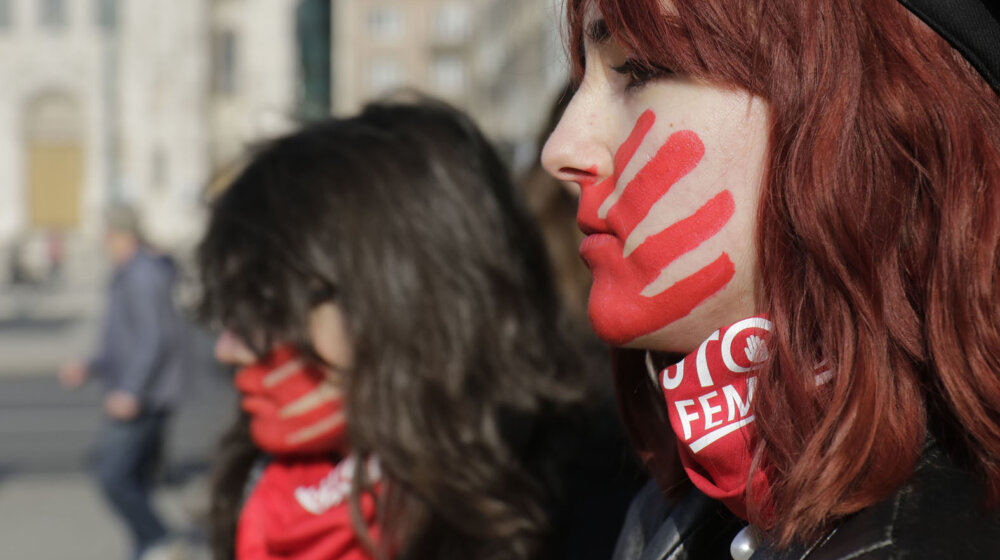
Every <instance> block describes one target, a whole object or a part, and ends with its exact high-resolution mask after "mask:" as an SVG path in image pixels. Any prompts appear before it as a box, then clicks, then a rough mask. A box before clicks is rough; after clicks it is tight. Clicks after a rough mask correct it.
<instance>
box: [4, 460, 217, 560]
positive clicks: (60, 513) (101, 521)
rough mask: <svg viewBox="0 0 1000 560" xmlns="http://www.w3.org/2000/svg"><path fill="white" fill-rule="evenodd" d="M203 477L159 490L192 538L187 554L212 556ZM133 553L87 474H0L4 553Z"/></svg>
mask: <svg viewBox="0 0 1000 560" xmlns="http://www.w3.org/2000/svg"><path fill="white" fill-rule="evenodd" d="M207 495H208V492H207V490H206V488H205V478H204V477H203V476H202V477H197V478H194V479H192V480H191V481H189V482H188V483H187V484H186V485H184V486H181V487H179V488H167V489H164V490H161V491H159V492H158V494H157V496H156V502H157V505H158V506H159V511H161V512H162V513H163V515H164V517H166V520H167V522H168V523H169V524H170V527H171V529H172V530H174V531H176V532H177V534H179V535H181V537H182V538H183V537H184V536H187V537H188V538H189V543H190V544H189V546H188V551H189V553H190V554H189V556H188V558H187V559H186V560H208V559H209V558H210V555H209V552H208V549H207V547H206V546H205V543H204V542H192V541H190V538H191V537H192V536H194V535H197V534H200V531H199V528H198V527H196V526H195V523H197V521H194V520H199V519H203V517H204V512H205V511H206V509H207ZM128 556H129V543H128V537H127V535H126V534H125V533H124V530H123V528H122V527H121V525H120V524H119V523H118V521H117V520H116V519H114V518H113V517H112V515H111V513H110V511H109V510H108V509H107V507H106V506H105V504H104V503H103V502H102V499H101V497H100V496H99V495H98V493H97V490H96V488H95V486H94V484H93V481H91V480H90V479H89V478H88V477H87V476H86V475H84V474H81V473H66V474H17V475H12V476H10V477H8V478H4V479H2V480H0V557H2V558H4V559H10V560H21V559H24V560H117V559H122V560H124V559H126V558H128Z"/></svg>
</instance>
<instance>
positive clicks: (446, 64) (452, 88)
mask: <svg viewBox="0 0 1000 560" xmlns="http://www.w3.org/2000/svg"><path fill="white" fill-rule="evenodd" d="M431 83H432V84H434V87H435V88H436V89H437V90H438V91H440V92H443V93H456V92H459V91H461V90H462V89H463V88H464V87H465V61H463V60H462V57H461V56H459V55H456V54H444V55H438V56H436V57H434V60H433V62H432V63H431Z"/></svg>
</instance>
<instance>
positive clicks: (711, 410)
mask: <svg viewBox="0 0 1000 560" xmlns="http://www.w3.org/2000/svg"><path fill="white" fill-rule="evenodd" d="M717 396H719V393H718V392H717V391H712V392H711V393H708V394H707V395H702V396H700V397H698V402H700V403H701V410H702V412H704V413H705V429H706V430H711V429H712V428H714V427H716V426H719V425H721V424H722V420H715V421H713V420H712V416H714V415H715V413H717V412H722V407H721V406H710V405H709V404H708V399H711V398H713V397H717Z"/></svg>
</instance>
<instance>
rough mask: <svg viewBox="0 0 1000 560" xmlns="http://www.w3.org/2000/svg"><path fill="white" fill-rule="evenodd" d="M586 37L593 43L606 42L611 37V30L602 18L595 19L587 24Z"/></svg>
mask: <svg viewBox="0 0 1000 560" xmlns="http://www.w3.org/2000/svg"><path fill="white" fill-rule="evenodd" d="M587 38H588V39H590V40H591V41H592V42H594V43H606V42H607V41H608V40H609V39H611V30H610V29H608V24H607V23H606V22H605V21H604V20H603V19H595V20H594V21H593V22H591V23H590V25H588V26H587Z"/></svg>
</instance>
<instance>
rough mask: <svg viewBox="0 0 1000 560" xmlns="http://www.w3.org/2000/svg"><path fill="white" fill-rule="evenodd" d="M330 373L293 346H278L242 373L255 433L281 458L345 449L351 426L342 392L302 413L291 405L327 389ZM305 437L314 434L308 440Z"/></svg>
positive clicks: (246, 406)
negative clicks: (312, 363) (327, 374)
mask: <svg viewBox="0 0 1000 560" xmlns="http://www.w3.org/2000/svg"><path fill="white" fill-rule="evenodd" d="M325 379H326V374H325V373H324V371H323V370H322V369H320V368H319V367H317V366H314V365H311V364H309V363H308V362H307V361H305V360H304V359H302V358H300V357H299V356H298V355H297V354H296V352H295V350H294V349H292V348H291V347H279V348H276V349H275V350H274V351H273V352H271V354H269V355H268V356H267V357H266V358H265V359H263V360H261V361H259V362H257V363H255V364H252V365H250V366H248V367H245V368H243V369H242V370H240V372H239V373H237V374H236V381H235V383H236V388H237V389H239V390H240V392H242V393H243V402H242V405H243V409H244V410H245V411H246V412H247V413H248V414H250V435H251V437H252V438H253V440H254V443H256V444H257V446H258V447H260V448H261V449H263V450H264V451H267V452H268V453H272V454H275V455H318V454H326V453H330V452H333V451H343V450H344V449H345V447H346V423H345V422H344V415H343V411H342V408H343V406H342V402H341V399H340V397H339V394H338V395H337V396H336V397H332V398H325V399H323V400H322V401H321V402H320V403H319V404H317V405H315V406H313V407H311V408H309V409H308V410H305V411H300V412H299V413H296V414H289V409H288V407H289V406H290V405H294V403H295V402H296V401H298V400H299V399H301V398H303V397H306V396H307V395H309V394H310V393H313V392H317V391H318V392H322V391H324V390H327V387H328V386H325V385H324V380H325ZM303 434H310V436H309V437H307V438H305V439H302V435H303Z"/></svg>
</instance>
